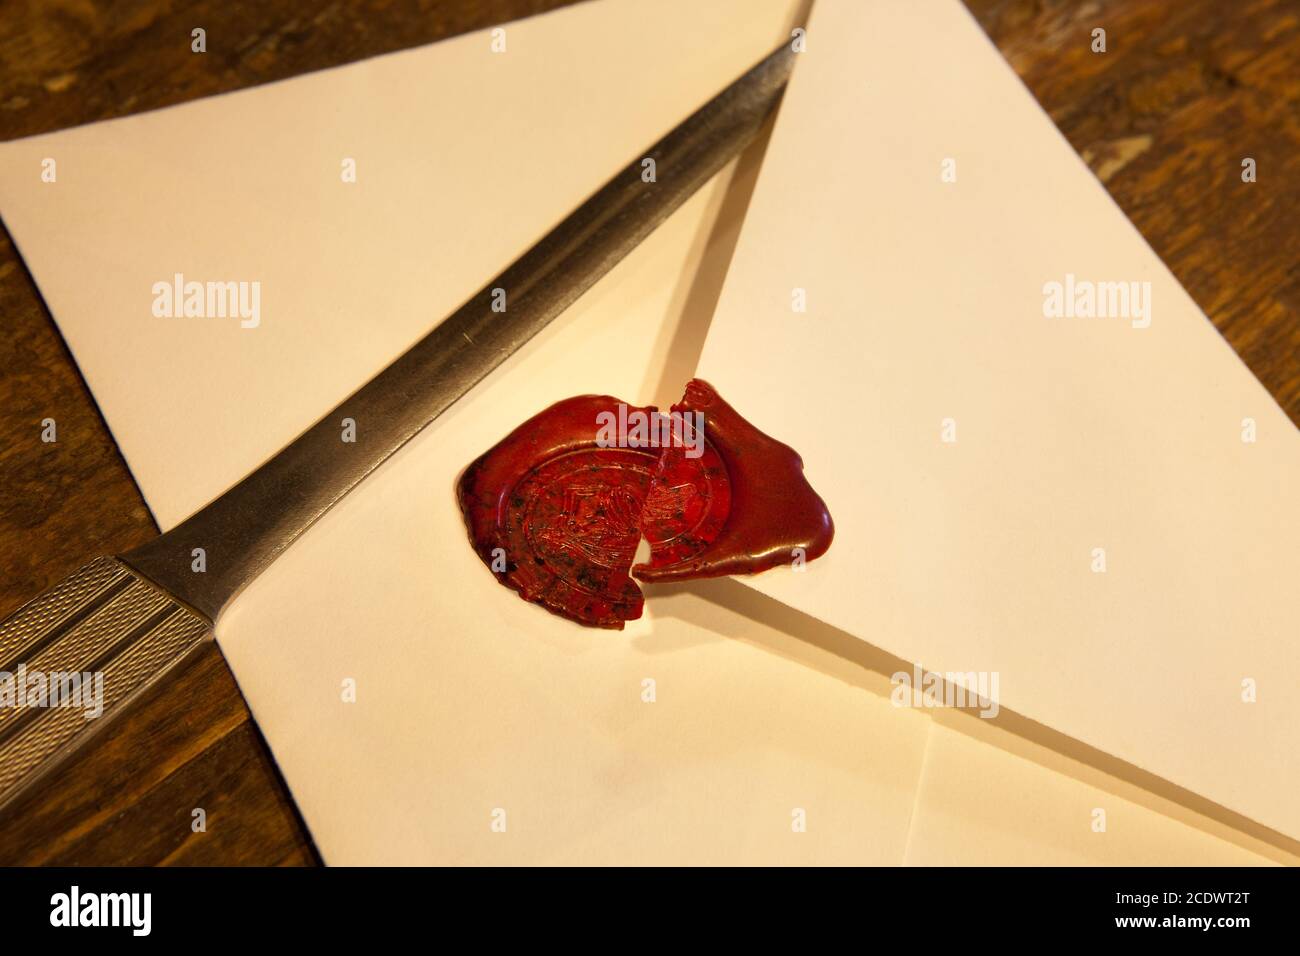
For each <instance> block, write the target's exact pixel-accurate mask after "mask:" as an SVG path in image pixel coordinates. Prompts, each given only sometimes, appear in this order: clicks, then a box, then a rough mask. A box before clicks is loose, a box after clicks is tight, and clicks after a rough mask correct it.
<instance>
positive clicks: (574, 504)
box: [458, 379, 834, 628]
mask: <svg viewBox="0 0 1300 956" xmlns="http://www.w3.org/2000/svg"><path fill="white" fill-rule="evenodd" d="M629 420H631V421H634V422H637V423H639V424H644V423H647V422H648V423H650V426H649V427H648V428H642V429H641V430H639V431H638V429H637V428H633V429H631V430H630V431H629V432H627V433H625V432H624V430H623V426H624V425H625V423H626V422H627V421H629ZM611 421H617V422H618V423H619V426H620V427H619V431H618V437H617V440H615V441H611V440H610V438H609V433H608V432H607V431H606V430H604V429H602V428H601V423H602V422H604V423H609V422H611ZM696 423H702V425H703V434H702V435H700V434H699V428H698V424H696ZM657 425H663V427H662V428H659V427H656V426H657ZM458 497H459V499H460V506H461V511H462V513H463V515H464V517H465V523H466V526H467V528H468V530H469V537H470V542H471V544H472V545H473V546H474V550H475V551H476V552H477V553H478V555H479V557H480V558H481V559H482V560H483V562H484V563H485V564H487V566H488V567H489V568H490V569H491V570H492V571H493V572H494V573H495V574H496V576H497V578H498V580H499V581H501V583H503V584H505V585H506V586H508V587H511V588H513V589H514V590H516V591H518V592H519V594H520V596H521V597H523V598H524V599H526V600H529V601H533V602H536V603H538V604H541V605H543V606H544V607H546V608H547V609H548V610H550V611H552V612H554V613H556V614H560V615H562V616H564V617H567V618H570V619H572V620H574V621H577V622H579V623H581V624H587V625H591V626H597V627H613V628H621V627H622V626H623V622H624V621H629V620H635V619H636V618H638V617H640V616H641V609H642V606H643V603H644V599H643V597H642V594H641V590H640V588H638V587H637V585H636V582H635V581H633V580H632V575H633V574H635V576H636V577H637V578H639V579H641V580H643V581H648V582H650V581H680V580H685V579H688V578H700V577H716V576H719V575H726V574H753V573H757V572H759V571H764V570H767V569H769V568H773V567H777V566H778V565H784V564H791V563H796V564H798V563H801V562H802V561H811V560H813V559H814V558H817V557H819V556H821V555H822V554H824V553H825V552H826V549H827V548H828V547H830V543H831V538H832V537H833V535H834V526H833V525H832V523H831V517H830V513H829V512H828V511H827V509H826V505H825V503H824V502H823V501H822V499H821V498H820V497H819V496H818V495H817V493H816V492H815V491H813V489H812V487H811V486H810V485H809V484H808V481H807V479H806V478H804V475H803V462H802V460H801V459H800V457H799V455H798V454H797V453H796V452H795V451H794V449H792V448H790V447H789V446H788V445H785V444H783V443H781V442H779V441H777V440H776V439H774V438H771V437H770V436H768V435H765V434H764V433H763V432H761V431H759V430H758V429H757V428H755V427H754V426H753V425H751V424H750V423H749V422H748V421H746V420H745V419H744V418H742V417H741V416H740V414H739V413H737V412H736V410H735V409H733V408H732V407H731V406H730V405H728V404H727V403H726V402H725V401H723V399H722V398H721V397H720V396H719V395H718V393H717V391H716V390H715V389H714V388H713V387H712V386H711V385H709V384H708V383H707V382H704V381H701V380H699V379H694V380H692V381H691V382H690V383H689V384H688V385H687V387H686V395H685V397H684V398H683V400H682V401H681V402H680V403H679V404H677V405H674V406H673V407H672V409H671V411H670V412H669V413H668V415H661V414H660V413H659V412H658V411H657V409H655V408H653V407H646V408H637V407H629V406H628V405H627V404H626V403H624V402H621V401H619V400H618V399H616V398H612V397H610V396H608V395H581V396H578V397H576V398H569V399H565V400H564V401H561V402H557V403H556V404H554V405H552V406H551V407H550V408H548V409H546V410H545V411H543V412H541V413H540V414H538V415H535V416H533V417H532V418H530V419H529V420H528V421H526V422H524V423H523V424H522V425H520V426H519V427H518V428H516V429H515V430H514V431H512V432H511V433H510V434H509V435H507V436H506V437H505V438H504V439H503V440H502V441H500V442H499V443H498V444H497V445H495V446H494V447H493V448H491V449H490V450H489V451H488V452H486V453H485V454H483V455H482V456H480V457H479V458H478V459H477V460H476V461H474V462H473V463H472V464H471V465H470V466H469V467H468V468H467V469H466V470H465V473H464V474H463V475H462V476H461V478H460V481H459V484H458ZM642 537H644V538H645V539H646V541H647V542H648V543H649V545H650V560H649V562H648V563H646V564H639V565H637V566H636V567H635V568H633V567H632V562H633V560H634V557H635V554H636V549H637V545H638V544H639V542H640V540H641V538H642Z"/></svg>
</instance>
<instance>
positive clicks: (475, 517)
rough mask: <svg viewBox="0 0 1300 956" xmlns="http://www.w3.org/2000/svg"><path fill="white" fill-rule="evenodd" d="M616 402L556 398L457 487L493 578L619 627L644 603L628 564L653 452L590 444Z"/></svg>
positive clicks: (528, 596)
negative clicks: (602, 419) (554, 401)
mask: <svg viewBox="0 0 1300 956" xmlns="http://www.w3.org/2000/svg"><path fill="white" fill-rule="evenodd" d="M620 404H621V403H620V401H619V400H618V399H616V398H611V397H610V396H608V395H580V396H578V397H576V398H569V399H565V400H564V401H561V402H557V403H556V404H554V405H552V406H551V407H550V408H548V409H546V410H545V411H542V412H541V413H539V414H537V415H535V416H533V417H532V418H530V419H529V420H528V421H526V422H524V423H523V424H522V425H520V426H519V427H518V428H516V429H515V430H514V431H512V432H511V433H510V434H509V435H507V436H506V437H505V438H504V439H503V440H502V441H501V442H499V443H498V444H497V445H495V446H494V447H493V448H491V449H490V450H489V451H488V452H486V453H485V454H484V455H482V456H480V457H479V458H478V459H477V460H476V461H474V462H473V463H472V464H471V465H470V466H469V468H467V469H466V470H465V473H464V474H463V475H462V476H461V478H460V481H459V483H458V487H457V493H458V498H459V500H460V507H461V512H462V513H463V515H464V517H465V524H466V527H467V528H468V530H469V538H470V543H471V544H472V545H473V547H474V550H475V552H476V553H477V554H478V556H479V557H480V558H481V559H482V560H483V562H484V563H485V564H486V565H487V566H488V568H490V569H491V570H492V571H493V573H494V574H495V575H496V577H497V580H498V581H500V582H501V583H502V584H504V585H506V586H507V587H510V588H513V589H514V590H515V591H517V592H519V595H520V596H521V597H522V598H524V599H525V600H527V601H533V602H535V603H537V604H540V605H542V606H543V607H545V608H547V609H548V610H550V611H552V612H553V613H555V614H559V615H561V616H563V617H567V618H569V619H571V620H574V621H577V622H578V623H580V624H586V625H589V626H595V627H610V628H622V627H623V622H624V621H631V620H635V619H637V618H639V617H640V616H641V608H642V605H643V603H644V601H643V598H642V596H641V590H640V588H638V587H637V586H636V583H635V582H634V581H632V579H631V578H630V577H629V576H628V570H629V569H630V568H631V567H632V561H633V559H634V557H635V555H636V548H637V544H638V543H639V542H640V538H641V532H640V517H641V511H642V508H643V506H644V504H645V499H646V494H647V491H648V490H649V487H650V479H651V476H652V475H653V474H654V471H655V468H656V466H657V465H658V459H659V452H658V449H639V448H601V447H599V446H598V445H597V444H596V434H597V425H596V423H597V421H598V416H599V415H600V414H601V413H603V412H610V413H614V414H617V411H618V406H619V405H620ZM629 411H640V412H644V413H646V414H647V415H648V414H650V413H653V412H654V411H655V409H654V408H643V409H629Z"/></svg>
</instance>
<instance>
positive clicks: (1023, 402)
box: [700, 0, 1300, 850]
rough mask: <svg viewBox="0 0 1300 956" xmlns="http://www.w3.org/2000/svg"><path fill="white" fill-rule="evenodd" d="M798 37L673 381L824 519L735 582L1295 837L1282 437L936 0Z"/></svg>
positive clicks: (1292, 519) (1292, 529) (1297, 763)
mask: <svg viewBox="0 0 1300 956" xmlns="http://www.w3.org/2000/svg"><path fill="white" fill-rule="evenodd" d="M809 37H810V42H809V45H808V51H807V52H806V53H805V54H804V55H803V57H802V60H801V62H800V64H799V66H798V68H797V69H796V71H795V74H794V77H793V78H792V80H791V83H790V87H789V89H788V91H787V93H786V99H785V101H784V103H783V106H782V110H781V116H780V120H779V122H778V124H777V127H776V131H775V133H774V135H773V138H772V141H771V143H770V146H769V149H768V151H767V154H766V156H765V158H764V161H763V169H762V173H761V175H760V177H759V181H758V185H757V188H756V191H755V194H754V198H753V201H752V203H751V206H750V209H749V213H748V215H747V217H746V221H745V229H744V232H743V234H742V236H741V239H740V242H739V245H738V247H737V249H736V253H735V257H734V259H733V262H732V265H731V269H730V271H729V273H728V276H727V281H726V285H725V288H724V290H723V293H722V297H721V299H720V302H719V305H718V310H717V314H716V316H715V318H714V321H713V324H712V326H711V329H710V333H709V338H708V342H707V345H706V347H705V350H704V354H703V356H702V358H701V361H700V373H701V375H702V376H703V377H705V378H707V379H709V380H710V381H711V382H712V383H713V384H714V385H715V386H716V387H718V388H719V390H720V391H721V393H722V394H723V395H726V396H728V397H729V399H730V400H731V401H732V403H733V404H735V405H736V406H737V407H738V408H742V409H745V413H746V414H747V415H751V416H752V417H753V419H754V420H755V421H758V422H761V423H763V427H764V428H766V429H768V430H770V431H771V432H772V433H774V434H776V435H778V436H780V437H781V438H782V439H783V440H785V441H787V442H789V443H790V444H792V445H793V446H794V447H796V448H798V449H799V450H800V452H801V453H802V454H803V456H804V460H805V462H806V465H807V472H808V475H809V477H810V479H811V481H812V483H813V485H814V486H815V487H816V488H817V489H818V490H819V491H820V492H821V493H822V494H823V496H824V497H825V499H826V501H827V503H828V505H829V507H830V509H831V512H832V514H833V515H834V518H835V522H836V529H837V536H836V540H835V543H834V545H833V547H832V548H831V551H830V552H829V554H828V555H827V556H826V558H825V559H824V560H822V561H819V562H816V563H815V564H812V565H810V566H809V567H808V570H807V573H805V574H771V575H761V576H758V577H755V578H754V579H753V580H752V582H750V583H752V585H753V587H755V588H757V589H758V590H760V591H762V592H763V593H764V594H767V595H769V596H771V597H774V598H776V599H778V600H780V601H782V602H784V603H786V604H789V605H791V606H792V607H796V608H799V609H801V610H803V611H805V612H807V613H808V614H810V615H812V616H814V617H816V618H818V619H820V620H823V621H825V622H827V623H829V624H832V625H834V626H836V627H838V628H841V629H843V630H845V631H847V632H850V633H852V634H854V635H856V636H858V637H860V638H862V639H863V640H865V641H869V642H871V643H872V644H875V645H877V646H878V647H880V648H882V649H884V650H886V651H888V652H890V653H892V654H895V655H897V656H898V657H899V658H901V659H903V660H904V661H907V662H910V663H913V664H919V665H921V666H923V667H925V668H926V669H928V670H929V671H932V672H935V673H940V674H945V675H946V674H950V673H951V674H953V675H954V683H957V684H962V685H963V686H964V685H966V684H968V683H970V678H969V677H968V676H966V675H971V674H974V675H975V676H976V677H977V678H979V679H981V680H983V681H985V686H987V687H991V686H992V685H993V679H994V677H996V678H997V687H998V691H999V694H998V696H999V701H1000V704H1001V706H1002V707H1003V708H1005V709H1007V710H1009V711H1013V712H1014V713H1015V714H1017V715H1019V716H1020V717H1021V718H1028V719H1029V720H1030V721H1034V722H1036V723H1037V724H1040V725H1044V726H1045V727H1047V728H1050V729H1051V730H1052V731H1054V732H1056V733H1057V734H1058V735H1064V737H1065V738H1067V744H1068V745H1070V746H1074V747H1075V749H1082V747H1079V746H1076V745H1082V746H1084V747H1089V748H1094V749H1095V750H1096V751H1100V752H1101V753H1103V754H1105V755H1109V756H1110V757H1112V758H1117V759H1118V761H1121V762H1123V763H1124V764H1125V765H1126V767H1127V773H1128V774H1129V775H1131V776H1133V777H1137V776H1138V775H1140V774H1146V775H1147V776H1152V775H1153V776H1154V777H1156V778H1159V779H1160V780H1162V781H1165V782H1166V783H1167V784H1170V785H1172V786H1173V787H1175V788H1180V789H1181V790H1182V791H1185V792H1188V793H1190V794H1194V795H1196V796H1198V797H1200V798H1202V799H1203V801H1208V802H1207V803H1204V804H1203V809H1204V810H1205V811H1206V812H1208V813H1211V814H1212V815H1217V816H1218V817H1220V818H1221V819H1225V820H1231V821H1234V822H1235V823H1237V824H1239V825H1241V826H1248V823H1247V821H1253V822H1254V823H1255V824H1259V825H1262V827H1264V828H1268V829H1271V830H1272V831H1274V832H1275V834H1281V835H1282V836H1283V837H1284V838H1287V839H1288V840H1289V843H1290V845H1291V847H1292V849H1293V850H1294V841H1295V840H1296V838H1300V799H1297V797H1296V794H1297V793H1300V724H1298V723H1297V722H1296V720H1295V714H1296V713H1297V712H1300V651H1297V637H1298V636H1300V586H1297V573H1298V572H1297V568H1298V567H1300V435H1298V434H1297V432H1296V428H1295V426H1294V425H1292V423H1291V422H1290V421H1289V420H1288V419H1287V417H1286V416H1285V415H1284V414H1283V413H1282V411H1281V409H1279V408H1278V407H1277V404H1276V403H1275V402H1274V401H1273V399H1272V398H1271V397H1270V396H1269V394H1268V393H1267V392H1266V391H1265V390H1264V388H1263V387H1262V386H1261V385H1260V384H1259V382H1258V381H1256V380H1255V378H1254V377H1253V376H1252V375H1251V374H1250V372H1249V371H1248V370H1247V369H1246V367H1245V366H1244V365H1243V364H1242V363H1241V361H1240V360H1239V359H1238V358H1237V356H1236V355H1235V353H1233V351H1232V350H1231V348H1229V346H1228V345H1227V343H1225V342H1224V341H1223V339H1222V338H1221V337H1220V336H1219V334H1218V332H1217V331H1216V330H1215V329H1214V327H1213V325H1211V324H1210V322H1209V321H1208V320H1207V319H1206V318H1205V316H1204V315H1203V314H1202V313H1201V311H1200V310H1199V309H1198V308H1197V307H1196V304H1195V303H1194V302H1193V301H1192V300H1191V299H1190V297H1188V295H1187V294H1186V292H1184V291H1183V289H1182V287H1181V286H1179V284H1178V282H1177V280H1176V279H1175V278H1174V277H1173V276H1172V275H1171V274H1170V273H1169V272H1168V270H1167V269H1165V267H1164V265H1163V264H1162V263H1161V262H1160V260H1159V259H1158V258H1157V257H1156V255H1155V253H1154V252H1152V251H1151V249H1150V248H1149V247H1148V246H1147V244H1146V243H1145V242H1144V241H1143V239H1142V237H1141V236H1140V235H1139V233H1138V232H1137V230H1136V229H1135V228H1134V227H1133V225H1132V224H1131V223H1130V222H1129V221H1128V220H1127V218H1125V216H1124V214H1123V213H1122V212H1121V211H1120V210H1119V209H1118V208H1117V207H1116V206H1115V204H1114V203H1113V202H1112V201H1111V199H1110V197H1109V196H1108V195H1107V193H1106V191H1105V189H1104V188H1103V187H1102V185H1101V184H1100V183H1099V182H1098V181H1097V180H1096V179H1095V178H1094V177H1093V176H1092V174H1091V173H1090V172H1089V171H1088V169H1087V168H1086V166H1085V165H1084V164H1083V162H1082V161H1081V160H1080V159H1079V158H1078V157H1077V156H1076V155H1075V153H1074V151H1073V150H1072V149H1071V148H1070V146H1069V144H1068V143H1067V142H1066V141H1065V139H1064V138H1063V137H1062V136H1061V135H1060V134H1059V133H1058V132H1057V130H1056V129H1055V127H1053V126H1052V124H1051V123H1050V121H1048V119H1047V117H1046V116H1045V115H1044V114H1043V112H1042V110H1041V109H1040V108H1039V107H1038V105H1037V103H1035V102H1034V100H1033V97H1032V96H1031V95H1030V94H1029V92H1028V91H1027V90H1026V89H1025V88H1024V87H1023V86H1022V85H1021V84H1020V82H1019V80H1018V79H1017V78H1016V76H1015V74H1014V73H1013V72H1012V71H1011V69H1010V67H1008V66H1007V65H1006V63H1005V62H1004V61H1003V60H1002V58H1001V57H1000V56H999V54H998V52H997V50H996V49H995V48H994V46H993V45H992V43H991V42H989V41H988V39H987V38H986V37H985V36H984V34H983V32H982V31H981V30H980V28H979V26H978V25H977V24H976V23H975V21H974V20H973V19H972V18H971V17H970V16H969V15H968V14H966V12H965V10H964V9H963V8H962V7H961V5H960V4H959V3H957V2H956V0H952V2H947V0H945V2H926V3H915V2H909V0H879V2H875V3H872V4H867V5H864V4H858V3H852V2H848V0H819V2H818V4H817V6H816V9H815V11H814V13H813V16H812V19H811V23H810V25H809ZM881 37H889V38H891V41H890V42H887V43H885V42H880V38H881ZM867 50H870V55H864V51H867ZM1130 282H1132V283H1137V292H1138V294H1139V296H1141V298H1142V300H1143V301H1146V300H1147V299H1148V297H1149V303H1148V304H1149V305H1150V308H1149V310H1146V311H1145V314H1144V313H1143V311H1142V310H1139V309H1138V308H1137V307H1136V305H1137V302H1138V296H1133V297H1132V298H1130V301H1129V309H1128V313H1127V314H1124V315H1113V316H1111V317H1100V316H1094V317H1091V318H1087V317H1082V316H1081V313H1083V312H1085V311H1086V305H1087V303H1086V299H1085V298H1084V295H1085V293H1084V292H1083V291H1082V290H1083V289H1085V288H1087V286H1086V285H1085V283H1130ZM1052 283H1058V284H1059V286H1060V287H1061V291H1062V293H1064V291H1065V290H1066V289H1071V288H1073V289H1074V290H1076V293H1075V294H1076V298H1075V299H1074V300H1073V301H1075V302H1076V303H1077V305H1078V308H1077V309H1076V310H1075V311H1076V313H1079V314H1080V317H1072V316H1069V315H1068V314H1067V315H1062V316H1059V317H1048V313H1049V312H1050V311H1052V302H1051V296H1052V291H1053V290H1052V288H1051V284H1052ZM1143 284H1145V285H1143ZM1129 291H1130V292H1132V291H1133V289H1132V287H1129ZM1101 294H1102V295H1103V296H1104V298H1105V300H1106V306H1107V311H1108V312H1110V311H1114V312H1119V311H1120V307H1121V306H1122V305H1123V302H1122V300H1121V299H1120V297H1119V292H1118V291H1116V292H1114V293H1111V291H1110V290H1109V289H1105V291H1104V292H1102V293H1101ZM1112 294H1113V295H1114V296H1115V301H1114V308H1113V309H1112V304H1111V298H1110V297H1111V295H1112ZM801 297H802V304H803V310H802V311H801V310H800V309H799V306H800V304H801V301H800V300H801ZM1094 311H1098V312H1099V311H1100V309H1099V308H1096V306H1095V305H1094ZM983 675H987V677H985V676H983Z"/></svg>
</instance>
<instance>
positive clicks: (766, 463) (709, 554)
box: [633, 379, 835, 581]
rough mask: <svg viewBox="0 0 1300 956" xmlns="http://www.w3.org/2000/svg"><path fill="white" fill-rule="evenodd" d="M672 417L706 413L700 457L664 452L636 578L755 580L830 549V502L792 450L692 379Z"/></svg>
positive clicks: (648, 506) (678, 451) (649, 501)
mask: <svg viewBox="0 0 1300 956" xmlns="http://www.w3.org/2000/svg"><path fill="white" fill-rule="evenodd" d="M672 411H673V412H679V413H683V414H684V415H685V416H686V418H687V420H690V418H691V417H693V416H692V415H691V413H694V412H700V413H702V414H703V416H704V422H705V426H704V433H705V436H706V439H707V441H706V442H705V448H704V453H703V455H701V456H700V457H698V458H692V457H689V456H688V454H687V452H688V450H689V444H690V443H689V442H687V443H685V444H686V445H687V447H679V446H678V445H674V446H673V447H670V448H668V449H666V450H665V451H664V453H663V455H662V457H661V459H660V461H659V466H658V468H657V469H656V471H655V474H654V480H653V483H652V485H651V489H650V493H649V496H648V498H647V500H646V504H645V509H644V512H643V516H642V528H643V531H644V534H645V537H646V539H647V540H648V541H649V542H650V548H651V550H650V562H649V563H648V564H638V565H637V566H636V567H635V568H634V569H633V573H634V574H635V575H636V577H637V578H639V579H641V580H642V581H681V580H685V579H687V578H704V577H718V576H721V575H727V574H755V573H757V572H759V571H766V570H767V569H769V568H774V567H777V566H779V565H788V564H791V563H793V562H794V561H795V560H796V559H797V558H802V559H803V560H804V561H811V560H813V559H814V558H817V557H820V556H821V555H823V554H825V553H826V549H827V548H829V547H830V545H831V539H832V538H833V537H834V534H835V526H834V524H833V523H832V521H831V515H830V512H829V511H828V510H827V508H826V503H825V502H824V501H822V499H821V497H820V496H819V495H818V494H817V492H815V491H813V488H812V486H811V485H810V484H809V483H808V480H807V479H806V478H805V477H804V474H803V460H802V459H801V458H800V457H799V454H798V452H796V451H795V450H794V449H793V448H791V447H790V446H789V445H786V444H784V443H782V442H779V441H777V440H776V439H775V438H772V437H770V436H769V435H765V434H764V433H763V432H761V431H759V430H758V429H757V428H755V427H754V426H753V425H751V424H750V423H749V422H747V421H746V420H745V419H744V418H742V417H741V416H740V414H739V413H738V412H737V411H736V410H735V409H734V408H732V407H731V406H730V405H728V404H727V403H726V402H725V401H723V399H722V398H721V396H719V395H718V393H717V391H716V390H715V389H714V388H713V386H712V385H710V384H709V383H708V382H705V381H702V380H701V379H692V380H691V381H690V382H689V383H688V384H687V386H686V395H685V397H684V398H683V399H682V401H681V403H680V404H677V405H674V406H673V408H672Z"/></svg>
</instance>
